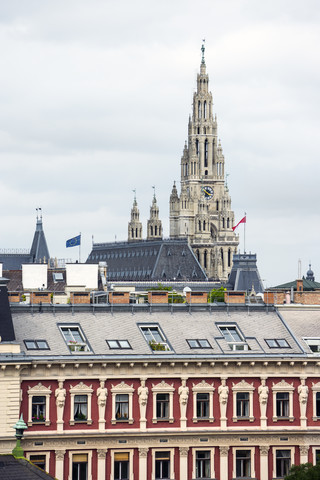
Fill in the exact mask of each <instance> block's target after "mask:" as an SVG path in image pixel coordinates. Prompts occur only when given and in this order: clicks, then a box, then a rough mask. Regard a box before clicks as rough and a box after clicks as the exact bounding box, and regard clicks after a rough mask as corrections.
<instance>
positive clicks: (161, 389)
mask: <svg viewBox="0 0 320 480" xmlns="http://www.w3.org/2000/svg"><path fill="white" fill-rule="evenodd" d="M174 391H175V388H174V386H173V383H172V384H171V385H169V384H168V383H166V382H165V381H164V380H162V382H160V383H157V384H156V385H154V384H152V394H153V415H152V423H158V422H169V423H173V422H174V418H173V393H174ZM158 393H168V394H169V418H168V419H163V420H162V419H160V418H157V394H158Z"/></svg>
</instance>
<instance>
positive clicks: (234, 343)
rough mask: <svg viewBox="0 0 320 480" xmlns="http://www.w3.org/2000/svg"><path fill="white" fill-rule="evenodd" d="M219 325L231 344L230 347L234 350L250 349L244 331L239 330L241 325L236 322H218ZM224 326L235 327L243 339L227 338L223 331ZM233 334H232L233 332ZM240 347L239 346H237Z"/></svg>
mask: <svg viewBox="0 0 320 480" xmlns="http://www.w3.org/2000/svg"><path fill="white" fill-rule="evenodd" d="M217 327H218V329H219V331H220V333H221V335H222V336H223V338H224V340H225V341H226V342H227V344H228V345H229V347H230V349H231V350H233V351H241V350H242V351H244V350H249V345H248V344H247V342H246V340H245V337H244V336H243V335H242V333H241V332H240V330H239V327H238V326H237V325H236V324H232V323H229V324H219V323H218V324H217ZM224 328H234V329H235V330H236V332H237V334H238V336H239V337H240V338H241V340H227V338H226V336H225V334H224V333H223V330H222V329H224ZM231 336H232V334H231ZM237 347H238V348H237Z"/></svg>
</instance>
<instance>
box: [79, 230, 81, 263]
mask: <svg viewBox="0 0 320 480" xmlns="http://www.w3.org/2000/svg"><path fill="white" fill-rule="evenodd" d="M79 263H81V232H80V243H79Z"/></svg>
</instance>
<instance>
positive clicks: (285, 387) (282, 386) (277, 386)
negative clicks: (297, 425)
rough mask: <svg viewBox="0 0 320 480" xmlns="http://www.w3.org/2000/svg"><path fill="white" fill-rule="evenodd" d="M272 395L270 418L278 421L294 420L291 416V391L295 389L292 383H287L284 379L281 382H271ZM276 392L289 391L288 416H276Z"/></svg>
mask: <svg viewBox="0 0 320 480" xmlns="http://www.w3.org/2000/svg"><path fill="white" fill-rule="evenodd" d="M272 385H273V386H272V396H273V416H272V420H273V421H274V422H278V421H279V420H280V421H281V420H289V421H290V422H293V421H294V416H293V392H294V390H295V388H294V386H293V383H291V384H290V383H288V382H286V381H285V380H284V379H282V380H281V382H278V383H274V382H272ZM277 393H289V416H288V417H278V416H277Z"/></svg>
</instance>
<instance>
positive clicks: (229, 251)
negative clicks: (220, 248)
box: [228, 248, 231, 267]
mask: <svg viewBox="0 0 320 480" xmlns="http://www.w3.org/2000/svg"><path fill="white" fill-rule="evenodd" d="M228 267H231V250H230V248H229V250H228Z"/></svg>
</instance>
